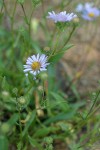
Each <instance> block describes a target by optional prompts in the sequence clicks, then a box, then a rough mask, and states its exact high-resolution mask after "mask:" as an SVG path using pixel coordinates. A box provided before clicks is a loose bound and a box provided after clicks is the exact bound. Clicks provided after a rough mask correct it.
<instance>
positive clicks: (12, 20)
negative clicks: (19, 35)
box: [11, 0, 17, 32]
mask: <svg viewBox="0 0 100 150" xmlns="http://www.w3.org/2000/svg"><path fill="white" fill-rule="evenodd" d="M16 6H17V0H16V2H15V5H14V9H13V13H12V17H11V31H12V32H13V25H14V16H15V11H16Z"/></svg>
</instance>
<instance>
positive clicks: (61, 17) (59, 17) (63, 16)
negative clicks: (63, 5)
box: [47, 11, 77, 23]
mask: <svg viewBox="0 0 100 150" xmlns="http://www.w3.org/2000/svg"><path fill="white" fill-rule="evenodd" d="M48 14H49V16H47V18H49V19H51V20H53V21H54V22H55V23H57V22H70V21H71V20H73V19H74V18H76V17H77V15H76V14H74V13H68V14H67V13H66V11H63V12H60V13H57V14H56V13H55V12H54V11H52V12H48Z"/></svg>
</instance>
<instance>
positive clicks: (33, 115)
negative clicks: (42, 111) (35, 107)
mask: <svg viewBox="0 0 100 150" xmlns="http://www.w3.org/2000/svg"><path fill="white" fill-rule="evenodd" d="M35 117H36V111H33V112H32V114H31V115H30V119H29V121H28V122H27V123H26V126H25V128H24V131H23V133H22V137H24V136H25V134H26V133H27V131H28V129H29V127H30V126H31V124H32V123H33V121H35Z"/></svg>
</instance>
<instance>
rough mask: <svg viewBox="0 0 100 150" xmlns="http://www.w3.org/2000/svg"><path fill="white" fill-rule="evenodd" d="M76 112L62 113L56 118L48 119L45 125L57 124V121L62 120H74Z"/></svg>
mask: <svg viewBox="0 0 100 150" xmlns="http://www.w3.org/2000/svg"><path fill="white" fill-rule="evenodd" d="M75 113H76V112H75V111H71V112H68V113H60V114H58V115H56V116H54V117H51V118H50V119H47V120H46V121H45V122H44V124H45V125H48V124H50V123H53V122H57V121H61V120H70V119H73V117H74V115H75Z"/></svg>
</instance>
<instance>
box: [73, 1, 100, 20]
mask: <svg viewBox="0 0 100 150" xmlns="http://www.w3.org/2000/svg"><path fill="white" fill-rule="evenodd" d="M76 11H77V12H80V13H81V16H82V18H83V19H85V20H89V21H92V20H94V19H95V18H96V17H98V16H99V15H100V10H99V9H98V8H96V7H94V4H93V3H85V4H78V5H77V7H76Z"/></svg>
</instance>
